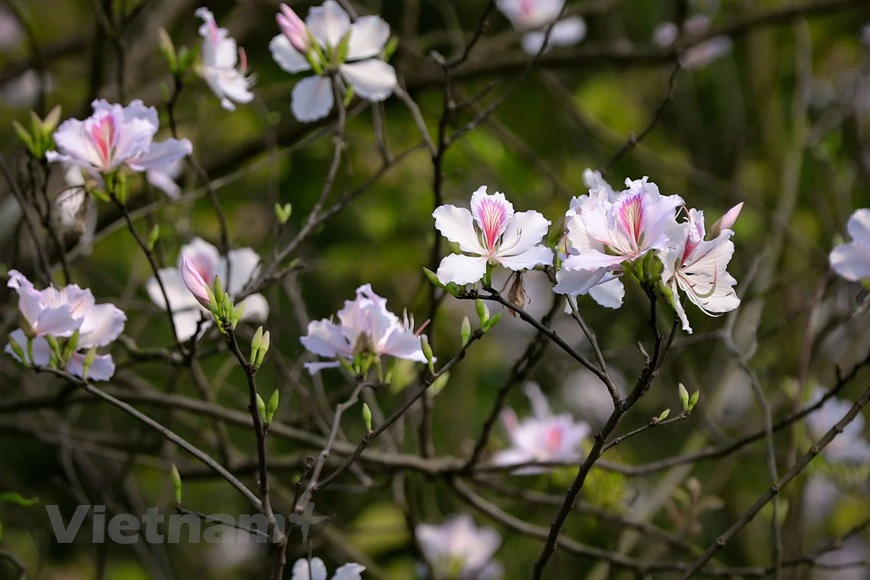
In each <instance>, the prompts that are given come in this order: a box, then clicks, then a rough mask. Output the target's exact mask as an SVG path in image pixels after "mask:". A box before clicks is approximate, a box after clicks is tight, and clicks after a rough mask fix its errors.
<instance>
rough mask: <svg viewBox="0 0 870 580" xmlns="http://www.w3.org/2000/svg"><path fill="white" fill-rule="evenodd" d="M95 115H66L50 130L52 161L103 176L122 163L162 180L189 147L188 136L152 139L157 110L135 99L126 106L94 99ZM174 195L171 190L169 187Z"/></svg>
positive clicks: (155, 132) (156, 125) (150, 178)
mask: <svg viewBox="0 0 870 580" xmlns="http://www.w3.org/2000/svg"><path fill="white" fill-rule="evenodd" d="M92 105H93V108H94V114H93V115H91V116H90V117H88V118H87V119H85V120H84V121H80V120H78V119H67V120H66V121H64V122H63V123H61V125H60V127H58V129H57V131H56V132H55V133H54V140H55V143H56V145H57V151H49V152H48V153H46V159H48V161H50V162H56V161H57V162H61V163H67V164H69V165H73V166H76V167H79V168H80V169H81V170H82V171H84V172H86V173H87V174H88V175H90V176H92V177H94V178H97V179H101V178H102V177H103V176H105V175H108V174H111V173H114V172H115V171H118V170H120V169H123V168H127V169H129V170H131V171H134V172H146V176H147V177H148V178H149V181H151V180H152V178H157V179H156V180H154V183H158V184H159V183H162V182H163V181H165V180H161V179H160V178H161V177H162V175H163V174H166V173H169V172H171V171H172V169H173V167H174V165H175V163H176V162H177V161H179V160H180V159H183V158H184V157H185V156H187V155H189V154H190V152H191V151H192V146H191V144H190V141H188V140H187V139H181V140H178V139H166V140H164V141H161V142H159V143H158V142H155V141H154V136H155V135H156V134H157V129H158V121H157V109H155V108H154V107H145V106H144V105H143V104H142V101H140V100H138V99H137V100H134V101H132V102H131V103H130V104H129V105H127V106H126V107H122V106H121V105H113V104H109V103H108V102H106V101H104V100H102V99H98V100H95V101H94V102H93V103H92ZM164 190H165V191H166V192H167V194H169V195H172V194H173V191H170V190H167V189H166V188H165V187H164Z"/></svg>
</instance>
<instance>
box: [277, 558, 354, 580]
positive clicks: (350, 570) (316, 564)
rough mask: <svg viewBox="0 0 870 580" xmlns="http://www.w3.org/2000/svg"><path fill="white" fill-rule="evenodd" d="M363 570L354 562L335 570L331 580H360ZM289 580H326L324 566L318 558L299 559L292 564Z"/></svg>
mask: <svg viewBox="0 0 870 580" xmlns="http://www.w3.org/2000/svg"><path fill="white" fill-rule="evenodd" d="M365 569H366V567H365V566H363V565H362V564H357V563H355V562H351V563H348V564H344V565H343V566H339V567H338V568H336V570H335V574H333V575H332V580H360V579H361V578H362V572H363V570H365ZM291 580H326V564H324V563H323V560H321V559H320V558H311V560H308V559H307V558H299V559H298V560H296V563H295V564H293V577H292V578H291Z"/></svg>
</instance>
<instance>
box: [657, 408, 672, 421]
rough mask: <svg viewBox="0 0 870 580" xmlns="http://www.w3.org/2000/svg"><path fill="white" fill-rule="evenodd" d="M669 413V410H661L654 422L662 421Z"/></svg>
mask: <svg viewBox="0 0 870 580" xmlns="http://www.w3.org/2000/svg"><path fill="white" fill-rule="evenodd" d="M670 414H671V410H670V409H665V410H664V411H662V412H661V414H660V415H659V416H658V417H656V423H658V422H660V421H664V420H665V419H667V418H668V415H670Z"/></svg>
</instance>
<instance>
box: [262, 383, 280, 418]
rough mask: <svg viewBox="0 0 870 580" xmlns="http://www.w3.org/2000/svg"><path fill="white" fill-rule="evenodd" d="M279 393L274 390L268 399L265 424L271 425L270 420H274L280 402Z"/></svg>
mask: <svg viewBox="0 0 870 580" xmlns="http://www.w3.org/2000/svg"><path fill="white" fill-rule="evenodd" d="M280 398H281V395H280V391H279V390H278V389H275V390H274V391H273V392H272V396H271V397H269V406H268V407H266V423H267V424H269V425H271V424H272V419H274V418H275V412H276V411H278V403H279V402H280Z"/></svg>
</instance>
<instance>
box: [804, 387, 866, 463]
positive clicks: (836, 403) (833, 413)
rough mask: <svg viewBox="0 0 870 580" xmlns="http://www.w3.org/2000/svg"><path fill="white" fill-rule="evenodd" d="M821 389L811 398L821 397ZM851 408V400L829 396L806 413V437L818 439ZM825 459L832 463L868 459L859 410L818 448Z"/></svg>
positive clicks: (862, 422) (818, 398)
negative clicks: (830, 439) (838, 431)
mask: <svg viewBox="0 0 870 580" xmlns="http://www.w3.org/2000/svg"><path fill="white" fill-rule="evenodd" d="M824 395H825V392H824V390H823V389H817V390H816V392H815V393H814V394H813V402H818V401H820V400H821V399H822V397H824ZM851 408H852V403H850V402H849V401H844V400H842V399H838V398H836V397H831V398H830V399H828V400H827V401H825V403H824V404H823V405H822V406H821V408H819V409H818V410H817V411H815V412H813V413H810V415H808V416H807V429H808V430H809V434H810V437H812V438H813V439H815V440H818V439H821V438H822V437H823V436H824V435H825V433H827V432H828V431H830V430H831V428H833V427H834V425H836V424H837V423H839V422H840V420H841V419H842V418H843V417H844V416H845V415H846V413H848V412H849V409H851ZM822 454H823V455H824V456H825V457H826V458H827V459H828V461H831V462H834V463H870V442H868V441H867V439H865V438H864V416H863V415H862V414H861V413H858V415H857V416H856V417H855V419H853V420H852V422H851V423H849V424H848V425H847V426H846V427H845V428H844V429H843V432H842V433H840V434H839V435H837V436H836V437H834V439H833V440H832V441H831V442H830V443H829V444H828V445H827V447H825V448H824V449H823V450H822Z"/></svg>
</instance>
